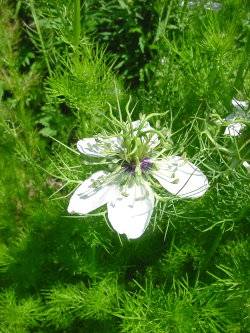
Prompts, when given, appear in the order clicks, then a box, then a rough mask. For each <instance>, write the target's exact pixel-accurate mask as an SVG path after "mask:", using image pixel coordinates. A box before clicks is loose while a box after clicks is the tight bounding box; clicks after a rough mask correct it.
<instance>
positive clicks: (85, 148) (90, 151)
mask: <svg viewBox="0 0 250 333" xmlns="http://www.w3.org/2000/svg"><path fill="white" fill-rule="evenodd" d="M121 143H122V139H121V138H117V137H112V138H102V137H100V138H84V139H82V140H79V141H78V142H77V148H78V150H79V151H80V152H81V153H82V154H85V155H88V156H93V157H109V156H112V155H114V154H116V153H117V152H119V151H120V149H121Z"/></svg>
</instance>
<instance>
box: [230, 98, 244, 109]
mask: <svg viewBox="0 0 250 333" xmlns="http://www.w3.org/2000/svg"><path fill="white" fill-rule="evenodd" d="M232 104H233V106H234V107H235V108H237V109H239V110H242V109H243V110H245V109H247V108H248V102H247V101H238V100H237V99H236V98H233V99H232Z"/></svg>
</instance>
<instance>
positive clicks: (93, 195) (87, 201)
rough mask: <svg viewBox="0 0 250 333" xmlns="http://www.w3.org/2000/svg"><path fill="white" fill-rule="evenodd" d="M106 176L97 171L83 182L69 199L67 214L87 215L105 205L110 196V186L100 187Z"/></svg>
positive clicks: (102, 172)
mask: <svg viewBox="0 0 250 333" xmlns="http://www.w3.org/2000/svg"><path fill="white" fill-rule="evenodd" d="M107 176H108V174H107V173H105V172H104V171H98V172H95V173H94V174H93V175H92V176H91V177H89V178H88V179H86V180H85V181H83V182H82V184H81V185H80V186H79V187H78V188H77V189H76V190H75V192H74V193H73V195H72V197H71V198H70V202H69V206H68V212H69V213H70V214H74V213H76V214H82V215H83V214H88V213H89V212H91V211H92V210H95V209H96V208H98V207H101V206H102V205H104V204H105V203H107V201H108V200H109V198H110V196H111V195H112V185H103V186H102V185H101V184H102V182H104V183H105V181H104V180H105V178H106V177H107ZM98 183H99V184H98Z"/></svg>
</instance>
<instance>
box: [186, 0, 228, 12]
mask: <svg viewBox="0 0 250 333" xmlns="http://www.w3.org/2000/svg"><path fill="white" fill-rule="evenodd" d="M184 5H185V1H184V0H182V1H180V6H181V7H184ZM198 6H204V8H205V9H207V10H213V11H218V10H220V9H221V7H222V4H221V3H220V2H213V1H208V2H204V1H202V0H193V1H187V7H188V8H190V9H192V8H195V7H198Z"/></svg>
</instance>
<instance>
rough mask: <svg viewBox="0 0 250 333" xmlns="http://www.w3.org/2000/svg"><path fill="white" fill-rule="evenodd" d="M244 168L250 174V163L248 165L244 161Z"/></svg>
mask: <svg viewBox="0 0 250 333" xmlns="http://www.w3.org/2000/svg"><path fill="white" fill-rule="evenodd" d="M243 166H244V167H245V168H246V169H247V171H248V172H250V163H248V162H247V161H244V162H243Z"/></svg>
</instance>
